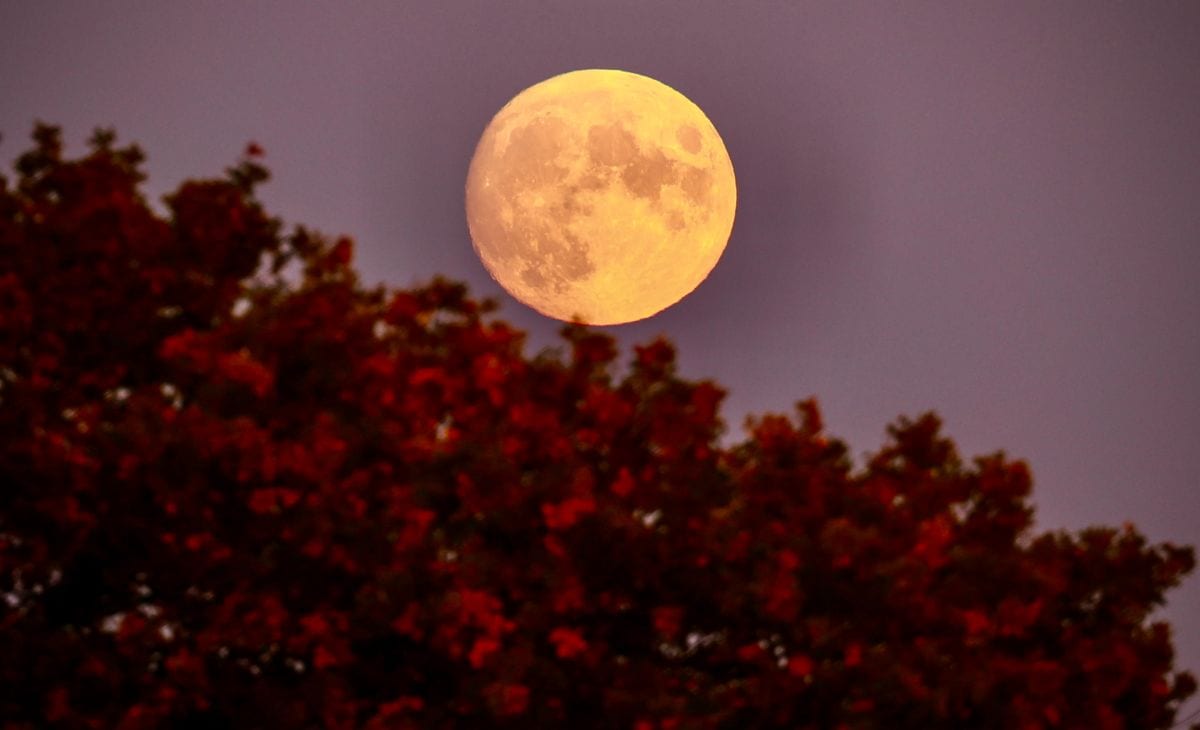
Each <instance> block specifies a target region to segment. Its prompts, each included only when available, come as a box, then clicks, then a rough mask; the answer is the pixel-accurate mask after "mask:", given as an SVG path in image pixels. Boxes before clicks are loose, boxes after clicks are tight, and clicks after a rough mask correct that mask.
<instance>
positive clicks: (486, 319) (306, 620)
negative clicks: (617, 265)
mask: <svg viewBox="0 0 1200 730" xmlns="http://www.w3.org/2000/svg"><path fill="white" fill-rule="evenodd" d="M34 140H35V145H34V147H33V148H32V149H31V150H30V151H28V152H27V153H25V154H24V155H22V156H21V157H20V158H19V160H18V161H17V163H16V179H15V183H14V184H12V185H10V184H9V183H8V182H7V181H4V182H3V185H0V484H2V486H0V597H2V599H3V601H2V602H0V656H2V657H4V660H3V662H0V727H3V728H13V729H15V728H33V727H37V728H43V727H53V728H76V727H80V728H82V727H117V728H150V727H180V728H189V727H191V728H200V727H264V728H302V727H305V728H306V727H331V728H350V727H365V728H374V729H382V728H416V727H421V728H437V727H522V728H525V727H558V726H562V727H615V728H637V729H638V730H648V729H650V728H681V729H682V728H715V727H730V728H750V727H813V728H826V727H828V728H834V727H843V728H874V727H914V728H917V727H919V728H968V727H970V728H1002V727H1003V728H1009V727H1020V728H1055V727H1063V728H1120V727H1141V728H1167V727H1169V726H1171V725H1172V723H1173V722H1175V720H1176V718H1175V714H1176V709H1177V708H1178V707H1179V705H1180V703H1181V702H1182V701H1183V700H1184V699H1185V698H1186V697H1188V696H1189V695H1190V694H1191V693H1192V692H1193V691H1194V689H1195V682H1194V681H1193V679H1192V677H1191V676H1190V675H1188V674H1187V673H1176V672H1173V670H1172V661H1173V656H1172V645H1171V641H1170V633H1169V628H1168V627H1167V626H1166V625H1164V624H1161V623H1151V621H1150V618H1149V615H1150V612H1151V611H1152V610H1153V609H1154V608H1155V607H1156V606H1158V605H1160V604H1161V603H1162V601H1163V596H1164V592H1165V591H1166V590H1168V589H1169V588H1171V587H1172V586H1175V585H1176V584H1177V583H1178V582H1179V581H1180V579H1181V578H1182V576H1184V575H1185V574H1186V573H1187V572H1189V571H1190V570H1191V569H1192V567H1193V563H1194V560H1193V552H1192V550H1191V549H1190V548H1185V547H1176V546H1173V545H1170V544H1162V545H1151V544H1148V543H1147V542H1146V540H1145V538H1144V537H1143V536H1141V535H1140V534H1139V533H1138V532H1136V531H1135V530H1134V529H1133V528H1132V527H1130V526H1126V527H1125V528H1123V529H1120V530H1117V529H1110V528H1094V529H1088V530H1084V531H1082V532H1080V533H1078V534H1069V533H1062V532H1057V533H1046V534H1033V533H1032V531H1031V526H1030V523H1031V516H1032V508H1031V506H1030V504H1029V501H1028V499H1029V493H1030V485H1031V480H1030V475H1029V472H1028V469H1027V467H1026V466H1025V464H1024V463H1022V462H1020V461H1014V460H1010V459H1008V458H1006V457H1005V456H1004V454H1002V453H999V454H993V455H989V456H984V457H980V458H975V459H973V460H971V461H970V462H969V463H966V462H964V461H962V460H961V459H960V458H959V457H958V455H957V453H956V450H955V447H954V445H953V443H952V442H951V441H950V440H949V439H947V438H946V437H944V436H943V435H942V434H941V432H940V428H939V422H938V420H937V418H936V417H935V416H934V415H933V414H926V415H923V416H921V417H919V418H916V419H912V420H910V419H900V420H899V421H898V422H897V423H896V424H894V425H893V426H892V427H891V429H890V440H889V442H888V443H887V444H886V445H884V446H883V447H882V448H881V449H880V450H879V451H878V452H877V453H875V454H874V455H873V456H872V457H871V458H870V459H869V462H868V463H867V464H865V466H863V467H862V468H860V469H857V470H856V469H854V468H853V467H852V464H851V462H850V460H849V458H848V457H847V448H846V446H845V445H844V444H842V443H841V442H839V441H838V440H836V439H833V438H831V437H829V436H828V435H826V434H825V433H824V431H823V428H822V425H821V418H820V414H819V412H818V409H817V406H816V404H815V403H814V402H812V401H805V402H801V403H799V404H798V405H797V410H796V413H795V414H794V415H793V416H790V417H789V416H781V415H766V416H763V417H761V418H757V419H752V420H751V421H750V422H749V423H748V433H747V435H746V438H745V440H744V441H743V442H742V443H740V444H737V445H735V446H731V447H723V446H722V445H721V444H720V441H719V436H720V435H721V432H722V428H723V426H722V422H721V419H720V415H719V406H720V402H721V399H722V396H723V393H722V390H721V389H720V387H718V386H717V385H716V384H714V383H712V382H707V381H700V382H693V381H688V380H685V379H682V378H680V377H679V376H678V375H677V374H676V372H675V353H674V351H673V349H672V347H671V345H670V344H669V343H668V342H666V341H664V340H658V341H655V342H651V343H649V344H646V345H644V346H639V347H636V348H635V350H634V353H633V357H632V362H631V363H630V365H629V366H628V368H627V369H625V370H624V371H623V373H622V374H617V369H618V368H617V366H616V361H617V358H618V355H619V353H618V349H617V347H616V345H615V343H614V341H613V340H612V339H611V338H609V337H607V336H605V335H602V334H600V333H597V332H594V331H591V330H588V329H586V328H583V327H579V326H568V327H565V328H564V329H563V332H562V334H563V348H564V350H563V351H562V352H555V351H547V352H543V353H540V354H538V355H535V356H526V355H524V354H523V349H522V348H523V343H522V334H521V333H520V332H517V331H515V330H514V329H512V328H511V327H509V326H508V325H506V324H505V323H504V322H503V321H501V320H499V319H497V318H495V316H494V305H493V304H492V303H490V302H486V301H485V302H480V301H476V300H474V299H472V298H470V297H469V296H468V294H467V292H466V290H465V288H464V287H463V286H462V285H460V284H456V283H452V282H448V281H445V280H441V279H437V280H434V281H432V282H430V283H429V284H427V285H424V286H420V287H417V288H414V289H411V290H399V291H392V290H387V289H384V288H376V289H367V288H364V287H362V286H361V285H360V284H359V283H358V281H357V279H356V277H355V274H354V272H353V269H352V265H351V260H352V255H351V254H352V244H351V242H350V241H349V240H348V239H344V238H343V239H337V240H332V241H331V240H329V239H327V238H325V237H323V236H320V235H318V234H316V233H313V232H311V231H308V230H305V229H304V228H295V229H293V230H291V231H290V232H285V231H284V227H283V225H282V223H281V222H280V221H279V220H277V219H275V218H273V217H271V216H269V215H268V214H267V213H266V212H264V210H263V208H262V206H261V205H260V203H259V202H257V200H256V198H255V194H254V191H255V186H256V185H257V184H258V183H260V182H262V181H263V180H264V179H266V176H267V174H266V171H265V169H264V168H263V167H262V166H261V165H260V164H259V162H258V161H257V157H258V155H259V154H260V151H259V150H257V148H254V147H251V148H250V149H248V150H247V155H246V156H245V157H244V158H243V159H242V160H240V161H239V163H238V164H237V165H236V166H235V167H233V168H232V169H231V170H229V171H228V173H227V175H226V176H225V177H224V178H222V179H217V180H207V181H200V182H187V183H185V184H183V185H182V186H181V187H180V188H179V189H178V190H177V191H176V192H175V193H173V194H172V195H170V196H167V197H166V198H165V203H166V211H165V213H156V212H155V211H154V210H152V209H151V208H150V207H149V206H148V205H147V203H146V200H145V198H144V196H143V195H142V193H141V192H140V185H141V183H142V174H141V173H140V171H139V164H140V161H141V153H140V152H139V151H138V150H137V148H136V147H124V148H119V147H116V146H115V140H114V137H113V135H112V134H111V133H109V132H98V133H97V134H96V135H95V136H94V137H93V138H92V140H91V145H90V151H89V152H87V153H86V154H85V155H84V156H82V157H81V158H79V159H71V160H68V159H65V158H64V155H63V151H62V147H61V142H60V135H59V132H58V130H57V129H55V128H52V127H48V126H38V127H37V129H36V130H35V133H34Z"/></svg>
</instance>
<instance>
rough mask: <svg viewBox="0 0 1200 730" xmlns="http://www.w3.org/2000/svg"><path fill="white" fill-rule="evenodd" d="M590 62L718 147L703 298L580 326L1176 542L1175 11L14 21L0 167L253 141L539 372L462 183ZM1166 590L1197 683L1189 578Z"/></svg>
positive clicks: (1107, 5)
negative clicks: (726, 161)
mask: <svg viewBox="0 0 1200 730" xmlns="http://www.w3.org/2000/svg"><path fill="white" fill-rule="evenodd" d="M593 67H598V68H620V69H624V70H628V71H635V72H638V73H642V74H645V75H648V76H652V77H654V78H657V79H659V80H660V81H663V82H664V83H666V84H668V85H670V86H672V87H674V88H676V89H678V90H679V91H680V92H682V93H683V94H685V95H686V96H688V97H689V98H690V99H691V100H692V101H694V102H696V104H698V105H699V106H700V107H701V108H702V109H703V110H704V111H705V113H706V114H707V115H708V117H709V118H710V119H711V120H712V122H713V124H714V125H715V126H716V127H717V129H718V130H719V132H720V133H721V135H722V137H723V139H724V141H725V145H726V147H727V149H728V150H729V154H730V157H731V158H732V160H733V165H734V169H735V171H736V174H737V179H738V211H737V219H736V222H735V224H734V231H733V235H732V238H731V240H730V243H729V246H728V248H727V249H726V252H725V255H724V258H723V259H722V260H721V261H720V263H719V264H718V265H717V267H716V269H715V270H714V271H713V273H712V274H711V275H710V276H709V278H708V280H707V281H706V282H705V283H704V284H703V285H701V287H700V288H699V289H698V290H697V291H696V292H694V293H693V294H692V295H691V296H690V297H688V298H686V299H685V300H684V301H683V302H681V303H680V304H678V305H676V306H674V307H672V308H670V309H668V310H667V311H665V312H663V313H662V314H660V315H658V316H656V317H654V318H652V319H650V320H646V321H643V322H640V323H635V324H632V325H625V326H620V327H610V328H603V329H605V330H606V331H609V332H611V333H612V334H614V335H615V336H617V337H618V338H619V340H620V342H621V343H622V344H623V345H624V346H625V347H626V348H628V347H629V346H631V345H632V344H633V343H636V342H644V341H646V340H648V339H650V338H651V337H653V336H654V335H656V334H659V333H663V334H666V335H667V336H668V337H670V338H671V339H672V340H673V341H674V342H675V343H676V344H677V346H678V348H679V350H680V358H681V362H682V371H683V374H684V375H685V376H689V377H711V378H715V379H716V380H718V381H719V382H720V383H722V384H723V385H724V386H726V387H727V388H728V389H729V391H730V395H729V398H728V400H727V402H726V409H725V415H726V420H727V422H728V423H729V425H730V430H731V435H732V436H734V437H736V436H739V435H740V429H741V423H742V419H743V418H744V416H745V415H746V414H747V413H761V412H763V411H789V412H790V410H791V404H792V403H793V402H794V401H796V400H798V399H800V398H804V397H807V396H809V395H815V396H817V398H818V400H819V402H820V403H821V405H822V408H823V410H824V413H825V416H826V422H827V425H828V428H829V431H830V432H831V433H832V434H833V435H836V436H838V437H841V438H843V439H845V440H846V441H847V442H848V443H849V445H850V447H851V450H852V452H853V453H854V454H855V455H861V454H862V453H863V452H865V451H867V450H874V449H876V448H877V447H878V446H879V445H880V443H881V442H882V439H883V436H884V427H885V425H886V424H887V423H889V422H892V421H893V420H894V419H895V418H896V417H897V416H899V415H901V414H908V415H913V416H915V415H918V414H920V413H921V412H923V411H926V410H931V409H932V410H936V411H937V412H938V413H939V414H940V415H941V416H942V417H943V419H944V420H945V422H946V430H947V433H948V434H949V435H950V436H951V437H952V438H954V439H955V440H956V441H957V442H958V444H959V446H960V448H961V451H962V453H963V455H964V456H968V457H969V456H972V455H975V454H981V453H990V452H993V451H996V450H999V449H1004V450H1005V451H1007V452H1008V453H1009V454H1011V455H1013V456H1017V457H1021V458H1024V459H1026V460H1027V461H1028V462H1029V463H1030V465H1031V466H1032V470H1033V473H1034V478H1035V486H1034V501H1035V503H1036V505H1037V508H1038V525H1039V527H1040V528H1042V529H1057V528H1070V529H1077V528H1081V527H1084V526H1087V525H1090V524H1109V525H1120V524H1121V523H1122V522H1125V521H1131V522H1133V523H1134V524H1135V525H1137V527H1138V528H1139V529H1141V530H1142V531H1144V532H1145V533H1146V534H1147V535H1148V536H1149V537H1150V538H1151V539H1152V540H1154V541H1164V540H1170V541H1175V542H1182V543H1189V544H1193V545H1196V544H1200V491H1198V490H1197V487H1198V486H1200V484H1198V483H1197V482H1198V478H1197V467H1196V461H1195V458H1194V454H1195V449H1197V445H1198V444H1200V384H1198V383H1197V374H1200V4H1197V3H1188V2H1179V3H1121V4H1117V3H1111V2H1097V1H1095V0H1087V1H1080V2H1059V3H1042V2H1015V1H1012V0H1006V1H1005V2H991V3H970V4H966V3H954V2H948V1H947V2H917V1H916V0H912V1H910V2H905V3H888V4H884V3H868V2H850V3H835V2H832V1H830V2H802V1H800V0H795V1H793V2H766V1H763V2H749V3H747V2H741V3H739V2H707V1H706V2H697V1H692V2H687V3H681V2H661V3H655V2H647V1H646V0H628V1H626V2H585V1H584V0H578V1H576V2H551V1H549V0H547V1H541V2H534V1H533V0H523V1H521V2H515V1H514V2H505V3H498V2H486V1H479V2H465V1H454V2H452V1H449V0H446V1H443V2H432V1H430V2H423V3H416V2H406V3H382V2H361V3H293V2H256V3H240V2H188V3H162V2H157V1H153V0H147V1H145V2H131V1H126V2H106V3H91V2H77V3H70V2H59V1H45V0H43V1H40V2H36V3H33V2H30V3H18V2H8V3H3V4H0V134H2V135H3V139H2V140H0V161H3V163H4V167H5V169H6V171H10V170H11V166H10V164H9V163H10V162H11V161H12V160H13V159H14V158H15V157H16V156H17V155H18V154H19V153H20V152H21V151H23V150H24V149H25V148H26V147H27V146H28V142H27V140H28V135H29V132H30V130H31V128H32V124H33V121H34V119H35V118H40V119H43V120H45V121H48V122H51V123H55V124H59V125H62V126H63V127H64V133H65V137H66V139H67V141H68V152H69V153H72V154H74V153H78V152H81V151H82V150H83V149H84V145H83V141H84V140H85V139H86V138H87V137H88V136H89V134H90V132H91V130H92V129H93V128H94V127H95V126H98V125H102V126H115V127H116V129H117V132H118V134H119V138H120V139H121V140H124V141H136V142H138V143H139V144H141V145H142V147H143V148H144V149H145V151H146V152H147V154H148V155H149V160H148V163H147V165H146V169H147V171H148V173H149V175H150V180H149V185H148V187H149V190H150V192H151V193H152V194H153V195H155V196H156V197H157V196H159V195H161V194H163V193H165V192H167V191H169V190H171V189H173V188H174V187H175V186H176V185H178V183H179V182H181V181H182V180H184V179H187V178H191V177H201V176H215V175H219V174H220V173H221V171H222V170H223V169H224V168H225V167H226V166H227V165H229V164H231V163H233V162H234V161H235V159H236V158H237V156H238V154H239V153H240V151H241V150H242V149H243V147H244V146H245V144H246V143H247V142H248V141H250V140H255V141H257V142H259V143H260V144H261V145H262V146H263V147H264V148H265V149H266V151H267V157H266V162H267V164H268V166H269V167H270V168H271V169H272V172H273V174H274V177H273V180H272V181H271V182H270V183H269V184H268V185H267V186H266V187H265V188H264V189H263V190H262V197H263V199H264V201H265V202H266V204H267V207H268V209H269V210H270V211H271V212H272V213H275V214H278V215H281V216H282V217H283V218H284V219H285V220H286V221H288V222H289V223H304V224H306V225H309V226H311V227H314V228H317V229H319V230H322V231H324V232H326V233H329V234H341V233H345V234H349V235H351V236H352V237H354V238H355V239H356V241H357V243H358V265H359V268H360V271H361V272H362V273H363V276H364V279H365V280H366V281H367V282H368V283H376V282H386V283H388V284H390V285H393V286H408V285H410V284H413V283H416V282H418V281H423V280H426V279H428V278H429V277H431V276H432V275H434V274H436V273H441V274H444V275H446V276H448V277H450V278H452V279H457V280H463V281H466V282H468V283H469V284H470V286H471V288H472V291H473V292H474V293H475V294H478V295H492V296H497V297H499V298H500V300H501V301H502V302H503V307H502V309H501V312H500V316H502V317H504V318H505V319H507V320H509V321H511V322H513V323H514V324H515V325H517V326H518V327H520V328H522V329H525V330H526V331H528V332H529V333H530V348H529V349H530V351H531V352H532V351H534V350H536V349H540V348H541V347H543V346H546V345H548V344H551V343H552V341H553V340H554V337H555V332H556V331H557V329H558V327H559V323H557V322H555V321H552V320H547V319H545V318H544V317H542V316H541V315H539V314H537V313H535V312H533V311H532V310H529V309H526V308H525V307H524V306H522V305H521V304H519V303H517V302H515V301H514V300H512V299H511V298H509V297H508V296H507V295H504V294H503V292H502V291H501V290H500V289H499V287H498V286H497V285H496V284H495V283H494V282H492V280H491V279H490V278H489V277H488V275H487V273H486V271H485V270H484V269H483V267H482V265H481V264H480V262H479V260H478V259H477V258H476V257H475V254H474V252H473V251H472V248H471V245H470V241H469V238H468V236H467V228H466V223H465V219H464V213H463V185H464V180H465V176H466V171H467V164H468V162H469V160H470V157H471V153H472V151H473V150H474V146H475V143H476V141H477V140H478V137H479V135H480V133H481V132H482V131H483V128H484V126H485V125H486V124H487V122H488V120H489V119H490V118H491V116H492V115H493V114H494V113H495V112H496V111H498V110H499V109H500V107H501V106H503V104H504V103H505V102H507V101H508V100H509V99H510V98H511V97H512V96H513V95H514V94H516V93H517V92H518V91H520V90H521V89H524V88H525V87H527V86H529V85H531V84H533V83H536V82H538V81H541V80H543V79H545V78H547V77H550V76H553V75H555V74H558V73H562V72H564V71H569V70H573V69H578V68H593ZM1170 596H1171V606H1170V607H1169V608H1168V610H1167V612H1166V616H1167V617H1168V618H1169V619H1170V620H1172V621H1173V622H1174V623H1175V625H1176V637H1177V639H1176V645H1177V647H1178V648H1179V650H1180V657H1179V661H1180V663H1181V664H1182V665H1183V666H1185V667H1188V668H1191V669H1192V670H1193V671H1200V578H1197V577H1196V576H1195V575H1193V576H1192V577H1191V579H1190V580H1189V581H1188V582H1187V583H1185V585H1184V587H1183V588H1182V589H1179V590H1176V591H1175V592H1173V593H1172V594H1170ZM1197 706H1200V702H1198V701H1197V700H1193V702H1192V703H1191V705H1190V706H1189V707H1188V708H1185V712H1188V711H1191V710H1193V709H1195V708H1196V707H1197ZM1181 716H1182V715H1181Z"/></svg>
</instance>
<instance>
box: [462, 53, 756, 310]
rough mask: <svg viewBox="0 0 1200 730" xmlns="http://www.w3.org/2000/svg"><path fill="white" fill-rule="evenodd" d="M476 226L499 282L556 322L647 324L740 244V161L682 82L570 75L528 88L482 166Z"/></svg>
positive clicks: (470, 218)
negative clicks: (734, 241)
mask: <svg viewBox="0 0 1200 730" xmlns="http://www.w3.org/2000/svg"><path fill="white" fill-rule="evenodd" d="M466 198H467V200H466V204H467V225H468V227H469V229H470V233H471V239H472V241H473V243H474V246H475V251H476V252H477V253H478V254H479V257H480V259H481V260H482V261H483V264H484V266H485V267H486V268H487V270H488V272H489V273H490V274H491V275H492V278H494V279H495V280H496V281H497V282H498V283H499V284H500V286H502V287H504V289H505V290H506V291H508V292H509V293H510V294H512V295H513V296H514V297H515V298H517V299H518V300H520V301H521V302H524V303H525V304H527V305H529V306H530V307H532V308H533V309H536V310H537V311H539V312H541V313H542V314H545V315H547V316H549V317H554V318H556V319H561V320H564V321H578V322H583V323H585V324H594V325H608V324H621V323H625V322H633V321H636V320H639V319H644V318H646V317H650V316H652V315H654V314H657V313H658V312H660V311H662V310H663V309H666V308H667V307H669V306H671V305H672V304H675V303H676V302H678V301H679V300H680V299H682V298H683V297H685V296H687V295H688V294H689V293H690V292H691V291H692V290H694V289H695V288H696V287H697V286H699V284H700V283H701V282H702V281H704V278H705V277H706V276H708V274H709V272H710V271H712V269H713V267H714V266H716V263H717V260H718V259H720V257H721V253H722V252H723V251H724V250H725V244H726V242H727V241H728V240H729V234H730V232H731V231H732V230H733V217H734V210H735V208H736V207H737V186H736V184H735V181H734V175H733V164H732V163H731V162H730V160H729V154H728V152H726V150H725V145H724V143H722V141H721V137H720V136H719V135H718V134H717V130H716V128H714V127H713V125H712V122H710V121H709V120H708V117H706V116H705V115H704V112H702V111H701V110H700V108H699V107H697V106H696V105H695V104H693V103H692V102H691V101H689V100H688V99H687V98H686V97H685V96H683V95H682V94H680V93H679V92H678V91H675V90H674V89H672V88H671V87H669V86H667V85H665V84H663V83H661V82H659V81H656V80H654V79H652V78H649V77H647V76H642V75H639V74H635V73H629V72H627V71H617V70H609V69H587V70H582V71H572V72H569V73H565V74H562V75H559V76H555V77H553V78H550V79H547V80H546V81H542V82H541V83H538V84H535V85H534V86H531V87H529V88H528V89H525V90H524V91H522V92H521V93H520V94H518V95H517V96H516V97H514V98H513V99H512V101H510V102H508V104H506V105H505V106H504V108H502V109H501V110H500V111H499V112H498V113H497V114H496V116H495V117H494V118H493V119H492V121H491V122H490V123H489V124H488V126H487V128H486V129H485V130H484V132H483V136H482V137H481V138H480V140H479V144H478V146H477V147H476V149H475V155H474V157H473V158H472V159H471V166H470V170H469V171H468V173H467V187H466Z"/></svg>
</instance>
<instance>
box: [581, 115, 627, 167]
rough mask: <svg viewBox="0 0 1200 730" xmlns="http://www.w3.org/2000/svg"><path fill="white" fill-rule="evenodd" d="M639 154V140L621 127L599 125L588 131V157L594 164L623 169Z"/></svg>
mask: <svg viewBox="0 0 1200 730" xmlns="http://www.w3.org/2000/svg"><path fill="white" fill-rule="evenodd" d="M637 154H638V148H637V140H636V139H634V137H633V135H632V134H630V133H629V132H628V131H626V130H625V129H622V128H621V127H620V126H619V125H617V124H598V125H596V126H594V127H592V128H590V129H588V157H589V158H590V159H591V160H592V162H595V163H598V164H601V165H608V166H609V167H622V166H624V165H627V164H629V163H630V162H632V161H633V158H634V157H636V156H637Z"/></svg>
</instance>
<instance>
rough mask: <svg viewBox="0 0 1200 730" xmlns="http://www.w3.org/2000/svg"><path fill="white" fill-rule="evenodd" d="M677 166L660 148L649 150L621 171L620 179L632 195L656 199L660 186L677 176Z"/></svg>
mask: <svg viewBox="0 0 1200 730" xmlns="http://www.w3.org/2000/svg"><path fill="white" fill-rule="evenodd" d="M678 167H679V165H678V163H676V162H674V161H673V160H671V159H670V158H668V157H667V156H666V155H664V154H663V153H662V150H658V149H654V150H649V151H647V152H643V153H642V154H641V155H639V156H638V158H637V159H636V160H635V161H634V162H633V164H631V165H629V166H627V167H626V168H625V169H624V171H622V172H621V179H622V180H624V181H625V187H627V188H629V191H630V192H631V193H633V194H634V195H637V196H638V197H642V198H648V199H650V200H658V193H659V191H661V190H662V186H663V185H666V184H668V183H672V182H674V181H675V180H676V179H677V178H678V176H679V169H678Z"/></svg>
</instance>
